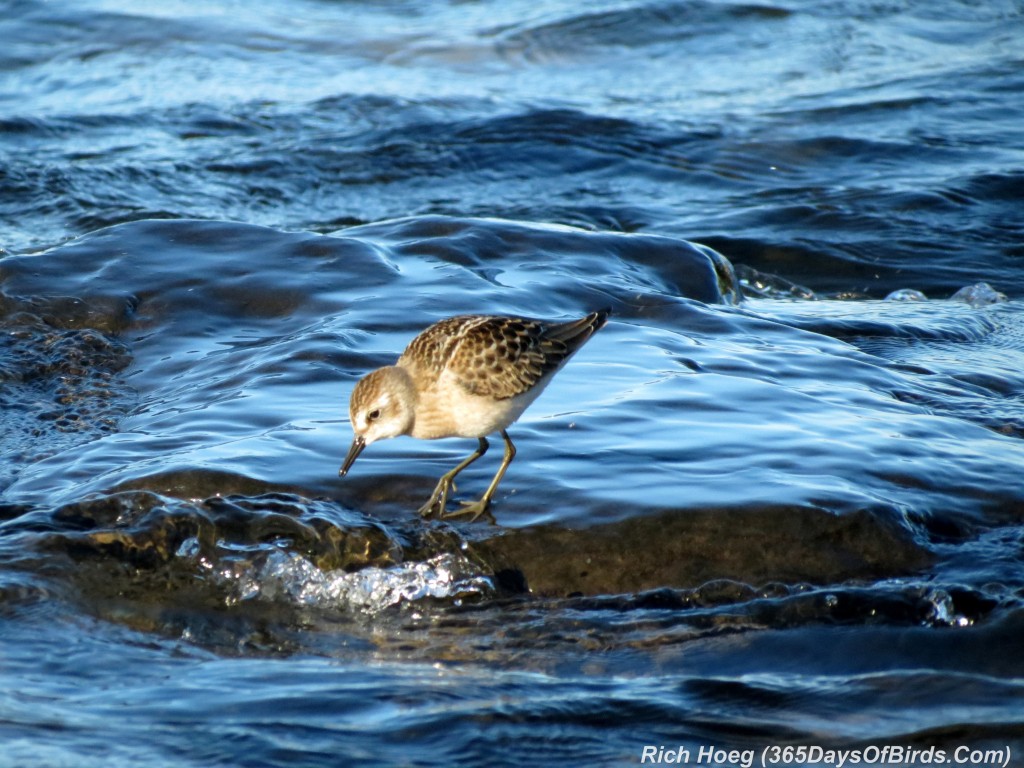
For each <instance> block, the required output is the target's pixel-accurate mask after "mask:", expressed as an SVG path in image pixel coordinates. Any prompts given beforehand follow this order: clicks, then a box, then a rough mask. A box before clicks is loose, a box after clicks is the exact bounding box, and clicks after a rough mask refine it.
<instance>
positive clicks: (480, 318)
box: [398, 315, 491, 382]
mask: <svg viewBox="0 0 1024 768" xmlns="http://www.w3.org/2000/svg"><path fill="white" fill-rule="evenodd" d="M489 319H491V318H489V317H488V316H486V315H458V316H457V317H449V318H448V319H447V320H440V321H438V322H436V323H434V324H433V325H432V326H430V327H429V328H427V329H426V330H425V331H423V332H422V333H421V334H420V335H419V336H417V337H416V338H415V339H413V340H412V341H411V342H409V346H407V347H406V348H405V351H404V352H402V356H401V357H400V358H398V365H401V366H405V367H406V368H409V369H412V370H414V371H415V372H416V375H417V377H419V378H420V379H421V380H422V381H423V382H433V381H436V380H437V377H438V376H440V375H441V371H443V370H444V369H445V367H446V366H447V365H448V362H449V360H450V359H451V356H452V351H453V349H454V348H455V347H456V346H457V345H458V344H459V343H460V342H461V341H462V338H463V335H464V334H465V333H466V332H467V330H468V329H472V328H473V327H474V326H475V325H477V324H478V323H482V322H486V321H487V320H489Z"/></svg>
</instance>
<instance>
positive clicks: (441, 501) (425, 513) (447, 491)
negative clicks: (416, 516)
mask: <svg viewBox="0 0 1024 768" xmlns="http://www.w3.org/2000/svg"><path fill="white" fill-rule="evenodd" d="M454 491H455V483H453V482H452V481H451V480H446V479H445V478H443V477H442V478H441V481H440V482H439V483H438V484H437V487H436V488H435V489H434V492H433V493H432V494H430V498H429V499H428V500H427V503H426V504H424V505H423V506H422V507H420V509H419V513H420V516H421V517H431V516H433V515H435V514H436V515H437V516H438V517H444V516H445V507H447V506H448V497H449V496H450V495H451V494H452V493H453V492H454Z"/></svg>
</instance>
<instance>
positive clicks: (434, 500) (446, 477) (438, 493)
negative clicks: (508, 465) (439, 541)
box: [420, 437, 488, 517]
mask: <svg viewBox="0 0 1024 768" xmlns="http://www.w3.org/2000/svg"><path fill="white" fill-rule="evenodd" d="M487 448H488V444H487V440H485V439H484V438H482V437H481V438H480V445H479V446H478V447H477V449H476V450H475V451H474V452H473V453H472V454H470V456H468V457H467V458H466V459H465V460H463V461H462V462H460V463H459V464H458V465H457V466H456V467H455V469H453V470H451V471H450V472H445V473H444V474H443V475H441V479H440V480H438V481H437V487H436V488H434V493H433V494H431V496H430V500H429V501H427V503H426V504H424V505H423V506H422V507H420V514H421V515H423V517H429V516H430V515H432V514H433V513H434V512H437V513H438V514H439V515H440V516H442V517H443V516H444V508H445V506H446V505H447V504H448V496H449V495H450V494H451V492H452V489H453V488H454V487H455V483H454V482H453V481H454V480H455V476H456V475H457V474H459V472H461V471H462V470H464V469H465V468H466V467H468V466H469V465H470V464H472V463H473V462H474V461H476V460H477V459H479V458H480V457H481V456H483V455H484V454H485V453H487Z"/></svg>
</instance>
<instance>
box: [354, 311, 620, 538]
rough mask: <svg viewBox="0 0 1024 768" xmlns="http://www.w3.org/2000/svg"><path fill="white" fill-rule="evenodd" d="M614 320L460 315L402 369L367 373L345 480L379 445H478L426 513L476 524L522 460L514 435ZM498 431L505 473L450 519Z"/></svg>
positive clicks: (415, 344) (430, 335)
mask: <svg viewBox="0 0 1024 768" xmlns="http://www.w3.org/2000/svg"><path fill="white" fill-rule="evenodd" d="M607 319H608V312H607V310H605V311H601V312H591V313H590V314H589V315H587V316H586V317H584V318H581V319H579V320H571V321H569V322H555V321H548V320H531V319H528V318H522V317H499V316H493V315H460V316H458V317H451V318H448V319H447V320H442V321H440V322H438V323H435V324H434V325H432V326H430V327H429V328H427V330H425V331H423V333H421V334H420V335H419V336H417V337H416V338H415V339H413V340H412V342H411V343H410V344H409V346H408V347H406V349H405V352H403V353H402V356H401V357H399V358H398V362H397V363H396V364H395V365H389V366H385V367H384V368H378V369H377V370H375V371H373V372H371V373H369V374H367V375H366V376H365V377H363V378H362V379H361V380H360V381H359V383H358V384H356V386H355V389H354V390H352V398H351V400H350V401H349V415H350V417H351V419H352V429H353V431H354V432H355V439H354V440H353V441H352V447H351V448H350V449H349V452H348V455H347V456H346V457H345V462H344V463H343V464H342V465H341V470H340V472H339V474H341V476H343V477H344V476H345V474H346V473H347V472H348V471H349V469H350V468H351V467H352V464H353V463H354V462H355V460H356V458H358V456H359V454H360V453H362V452H363V449H364V448H366V446H368V445H370V443H373V442H376V441H377V440H383V439H385V438H389V437H398V436H399V435H411V436H412V437H416V438H420V439H424V440H435V439H437V438H441V437H475V438H477V439H478V440H479V441H480V444H479V447H478V448H477V449H476V451H474V452H473V453H472V454H471V455H470V456H469V457H468V458H466V459H465V460H464V461H462V462H461V463H459V464H458V465H457V466H456V467H455V468H454V469H452V470H451V471H450V472H446V473H445V474H444V475H442V476H441V479H440V480H439V481H438V483H437V487H436V488H435V489H434V493H433V494H432V495H431V497H430V499H429V500H428V501H427V503H426V504H424V505H423V506H422V507H421V508H420V514H421V515H423V516H428V515H431V514H434V513H437V514H438V515H439V516H441V517H454V516H457V515H471V516H472V517H471V520H476V519H477V518H478V517H480V515H482V514H484V513H486V512H487V511H488V509H489V507H490V505H491V499H492V497H493V496H494V491H495V490H496V489H497V487H498V483H500V482H501V478H502V477H503V476H504V475H505V470H506V469H508V465H509V464H510V463H511V462H512V459H513V458H514V457H515V455H516V448H515V446H514V445H513V444H512V441H511V440H510V439H509V436H508V432H506V431H505V430H506V429H507V428H508V426H509V425H510V424H511V423H512V422H514V421H515V420H516V419H518V418H519V417H520V416H521V415H522V413H523V411H525V410H526V409H527V407H529V405H530V403H532V402H533V401H534V400H536V399H537V396H538V395H539V394H540V393H541V392H542V391H543V390H544V387H545V386H547V384H548V382H549V381H551V378H552V377H553V376H554V375H555V373H556V372H557V371H558V369H559V368H561V367H562V365H563V364H564V363H565V362H566V361H567V360H568V359H569V358H570V357H571V356H572V355H573V353H574V352H576V350H578V349H579V348H580V347H582V346H583V344H584V343H585V342H586V341H587V340H588V339H589V338H590V337H591V336H593V335H594V333H595V332H597V331H598V330H599V329H600V328H601V327H602V326H603V325H604V324H605V322H606V321H607ZM492 432H500V433H501V437H502V439H503V440H504V441H505V457H504V459H503V460H502V462H501V466H500V467H498V472H497V474H495V475H494V479H493V480H491V484H490V486H488V488H487V491H486V492H485V493H484V495H483V497H482V498H481V499H480V500H479V501H475V502H472V503H463V506H462V508H461V509H458V510H455V511H453V512H450V513H449V512H447V510H446V507H447V504H448V496H449V495H450V494H451V492H452V490H453V489H454V487H455V483H454V480H455V476H456V475H458V474H459V472H461V471H462V470H464V469H465V468H466V467H468V466H469V465H470V464H472V463H473V462H474V461H476V460H477V459H479V458H480V457H481V456H483V455H484V453H486V451H487V447H488V444H487V438H486V435H489V434H491V433H492Z"/></svg>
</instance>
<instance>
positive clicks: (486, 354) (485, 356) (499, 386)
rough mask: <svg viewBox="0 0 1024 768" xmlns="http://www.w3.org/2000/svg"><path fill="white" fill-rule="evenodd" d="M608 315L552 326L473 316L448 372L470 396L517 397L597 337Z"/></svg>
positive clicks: (460, 337) (466, 323)
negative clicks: (597, 332) (597, 331)
mask: <svg viewBox="0 0 1024 768" xmlns="http://www.w3.org/2000/svg"><path fill="white" fill-rule="evenodd" d="M606 319H607V313H604V312H594V313H592V314H590V315H587V317H584V318H582V319H580V320H574V321H571V322H568V323H551V322H546V321H543V320H531V319H528V318H522V317H479V316H477V317H469V318H463V320H462V322H463V325H462V327H461V329H460V331H461V332H460V333H459V334H458V340H457V341H456V344H455V346H454V347H452V348H450V357H449V359H448V364H447V369H448V370H449V371H450V372H451V373H452V374H454V375H455V377H456V380H457V381H458V382H459V384H460V385H461V386H463V387H464V388H465V389H466V390H467V391H468V392H470V393H472V394H474V395H480V396H483V397H493V398H497V399H499V400H501V399H505V398H510V397H515V396H516V395H519V394H522V393H524V392H526V391H528V390H529V389H531V388H533V387H534V386H536V385H537V384H538V383H539V382H541V380H543V379H544V378H545V377H546V376H548V375H549V374H552V373H554V372H555V371H556V370H558V368H560V367H561V366H562V364H563V363H564V362H565V361H566V360H567V359H568V358H569V357H570V356H571V355H572V354H573V353H574V352H575V351H576V350H577V349H579V348H580V347H581V346H582V345H583V343H584V342H585V341H586V340H587V339H589V338H590V337H591V335H593V333H594V332H595V331H596V330H597V329H598V328H600V327H601V326H602V325H604V322H605V320H606Z"/></svg>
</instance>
